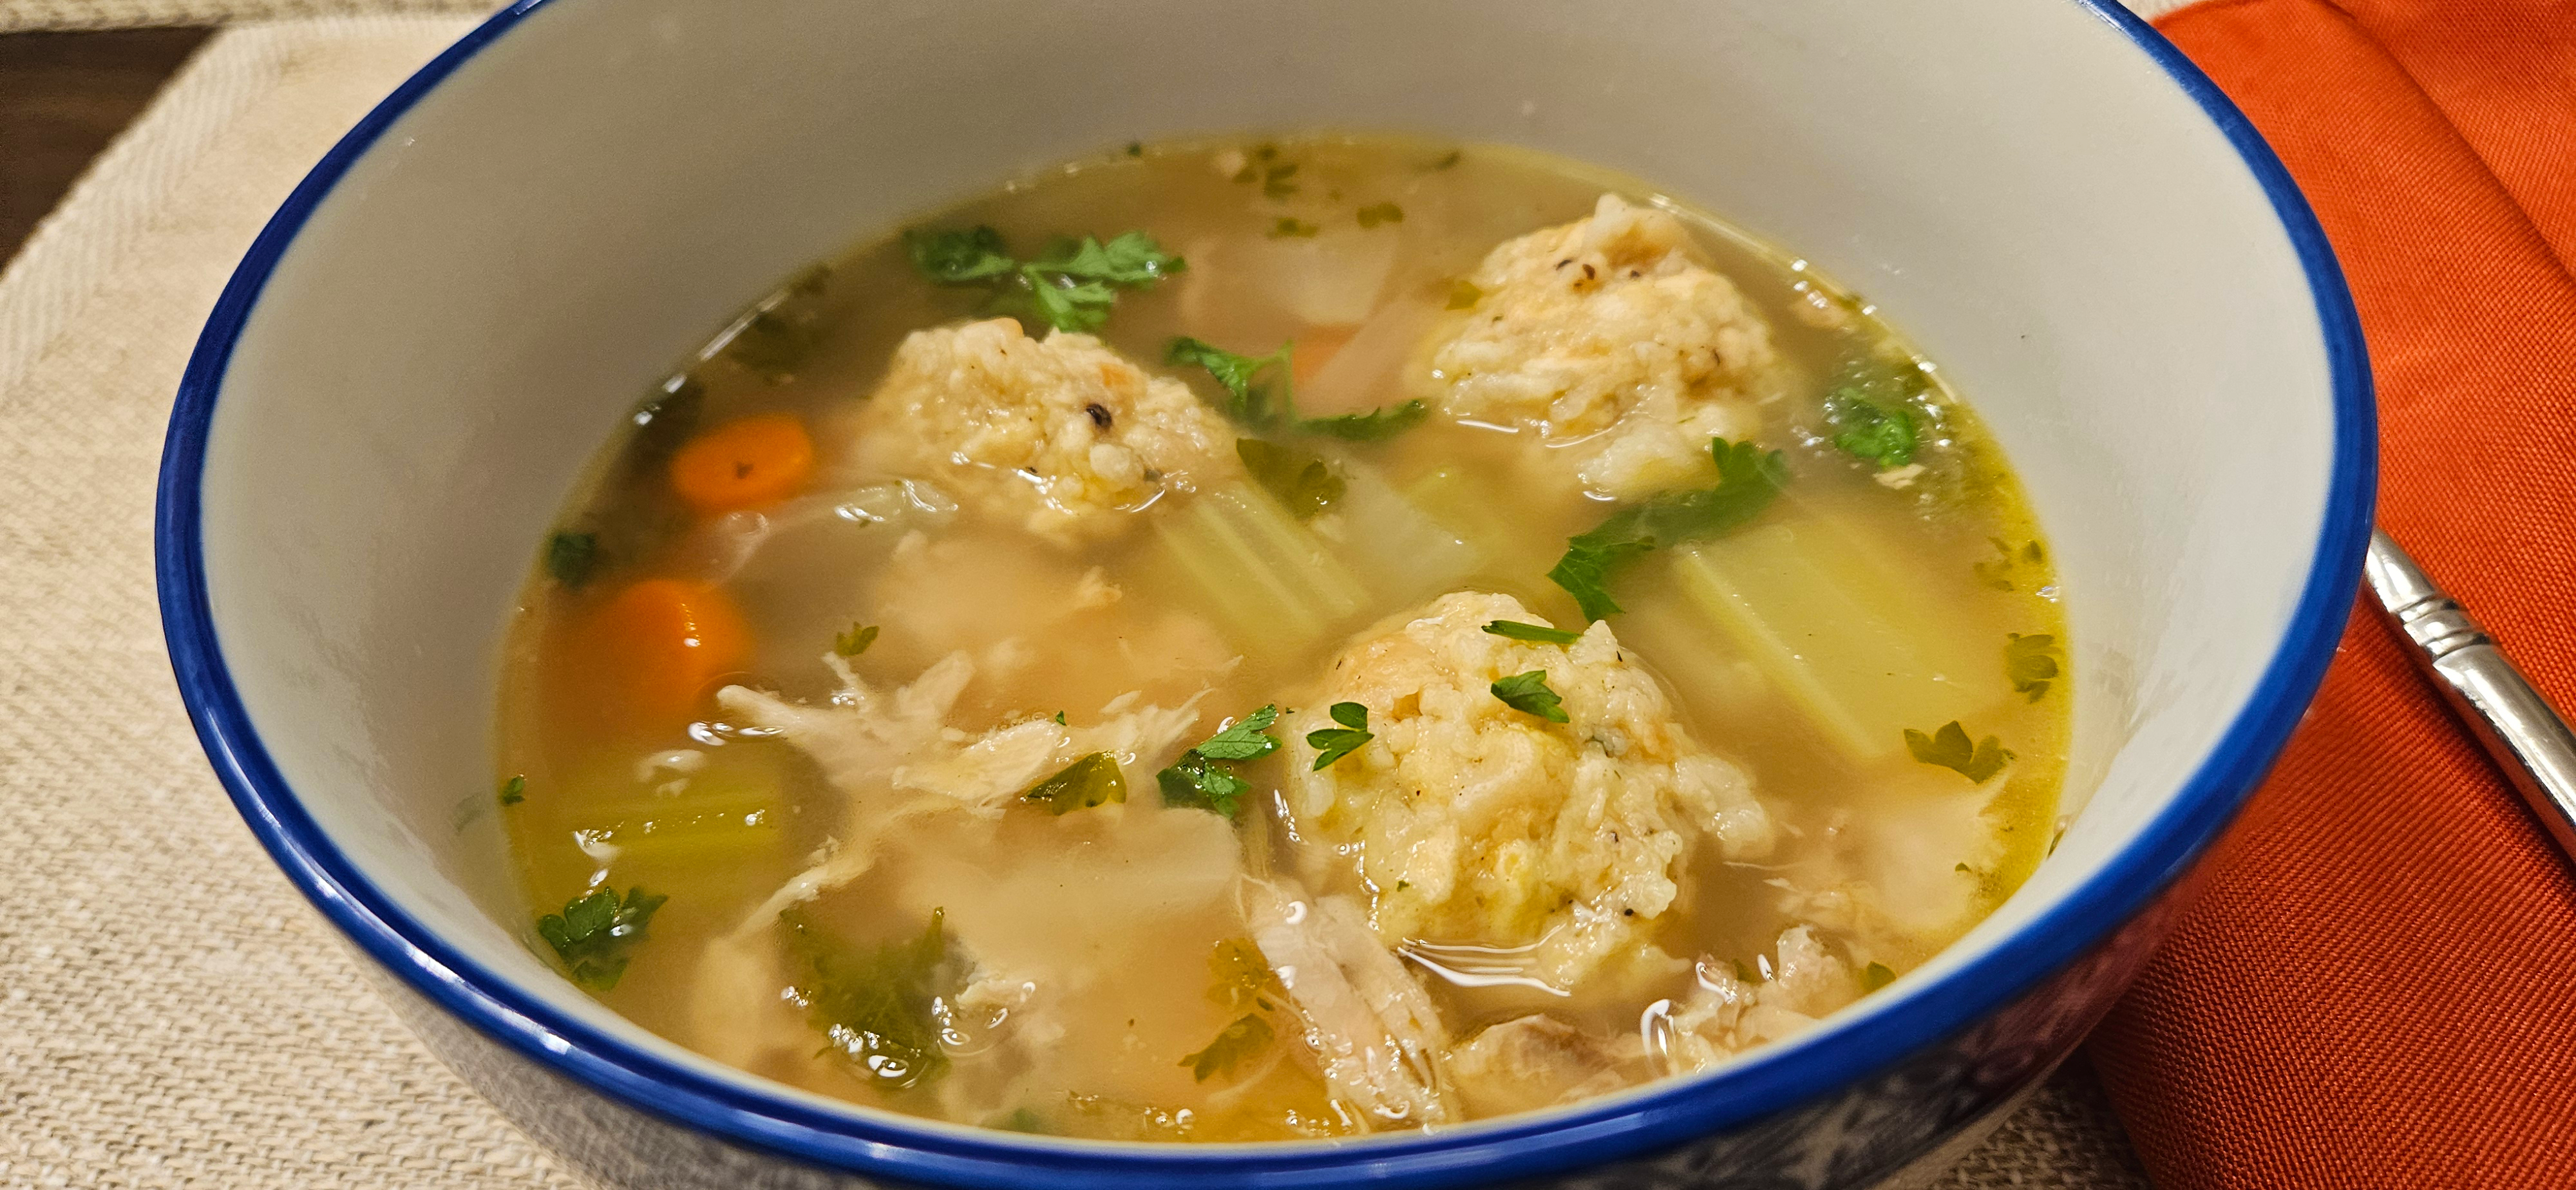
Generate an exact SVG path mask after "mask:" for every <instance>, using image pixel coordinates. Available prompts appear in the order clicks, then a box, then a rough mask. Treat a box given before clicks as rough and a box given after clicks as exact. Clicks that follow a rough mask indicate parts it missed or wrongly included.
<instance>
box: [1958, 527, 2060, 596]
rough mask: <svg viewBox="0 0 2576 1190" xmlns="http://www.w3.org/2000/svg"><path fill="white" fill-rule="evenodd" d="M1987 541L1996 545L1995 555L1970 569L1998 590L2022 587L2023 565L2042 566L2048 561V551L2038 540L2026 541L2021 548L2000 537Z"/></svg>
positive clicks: (2011, 589) (1978, 577)
mask: <svg viewBox="0 0 2576 1190" xmlns="http://www.w3.org/2000/svg"><path fill="white" fill-rule="evenodd" d="M1986 541H1987V542H1988V543H1990V544H1992V545H1993V546H1994V547H1995V556H1994V557H1992V558H1989V559H1987V560H1985V561H1983V562H1979V563H1976V564H1975V565H1973V566H1971V567H1970V569H1972V570H1974V571H1975V572H1976V574H1977V581H1979V582H1982V583H1984V584H1985V585H1987V586H1989V587H1993V588H1994V589H1996V590H1998V591H2013V590H2018V589H2020V584H2021V581H2023V580H2022V576H2021V569H2022V568H2023V567H2025V566H2042V565H2045V564H2046V563H2047V562H2048V551H2047V550H2045V549H2042V548H2041V547H2040V544H2039V543H2038V542H2037V541H2025V542H2023V543H2021V545H2020V547H2019V548H2015V547H2014V545H2013V544H2012V543H2011V542H2008V541H2005V540H2004V539H2003V538H2000V537H1989V538H1987V539H1986Z"/></svg>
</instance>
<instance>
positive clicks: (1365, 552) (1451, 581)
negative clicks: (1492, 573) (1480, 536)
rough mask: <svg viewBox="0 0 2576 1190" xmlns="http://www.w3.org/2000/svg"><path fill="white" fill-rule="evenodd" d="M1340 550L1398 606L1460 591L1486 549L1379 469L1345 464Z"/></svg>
mask: <svg viewBox="0 0 2576 1190" xmlns="http://www.w3.org/2000/svg"><path fill="white" fill-rule="evenodd" d="M1341 471H1342V479H1343V487H1342V497H1341V499H1340V500H1339V501H1337V502H1336V503H1335V505H1334V510H1335V511H1337V512H1339V513H1340V514H1341V537H1342V543H1341V545H1340V546H1339V549H1340V552H1341V554H1342V556H1343V557H1345V558H1347V559H1349V562H1350V566H1351V569H1352V570H1353V571H1355V572H1357V573H1358V575H1359V578H1360V581H1361V582H1362V583H1365V584H1366V585H1367V586H1368V589H1369V592H1370V593H1371V594H1374V595H1376V596H1377V597H1378V598H1379V599H1380V600H1382V601H1384V602H1386V603H1389V604H1393V603H1402V602H1409V601H1411V600H1414V599H1418V598H1421V597H1423V596H1427V595H1433V594H1437V593H1440V592H1443V591H1449V590H1453V589H1455V588H1456V587H1457V586H1458V584H1459V583H1460V582H1461V581H1462V580H1464V579H1465V578H1466V577H1467V576H1468V575H1470V574H1473V573H1475V572H1476V570H1477V569H1478V568H1479V567H1481V566H1483V564H1484V561H1485V551H1483V550H1481V549H1479V548H1477V547H1476V545H1475V544H1474V543H1472V542H1470V541H1469V540H1468V539H1467V538H1466V537H1464V536H1461V535H1460V534H1458V533H1457V532H1455V531H1453V530H1451V529H1450V528H1449V527H1447V526H1445V525H1443V524H1441V523H1440V522H1439V521H1437V520H1434V519H1433V518H1432V517H1431V516H1430V515H1428V514H1426V513H1425V512H1424V511H1423V510H1422V509H1421V508H1420V507H1419V506H1417V505H1416V504H1415V502H1414V501H1412V500H1409V499H1407V498H1405V496H1404V495H1403V494H1401V493H1399V492H1397V491H1396V490H1395V488H1394V486H1393V485H1391V484H1389V483H1387V482H1386V479H1385V478H1384V477H1382V476H1380V475H1379V474H1378V473H1377V471H1376V469H1374V468H1371V467H1369V466H1367V465H1366V464H1363V463H1357V462H1351V461H1347V460H1345V461H1343V463H1342V465H1341Z"/></svg>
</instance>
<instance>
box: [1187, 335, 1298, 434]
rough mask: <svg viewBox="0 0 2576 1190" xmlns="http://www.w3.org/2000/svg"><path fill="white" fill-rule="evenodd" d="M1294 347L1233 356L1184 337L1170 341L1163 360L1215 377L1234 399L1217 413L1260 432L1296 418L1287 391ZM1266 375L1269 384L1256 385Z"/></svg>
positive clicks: (1214, 346)
mask: <svg viewBox="0 0 2576 1190" xmlns="http://www.w3.org/2000/svg"><path fill="white" fill-rule="evenodd" d="M1294 347H1295V344H1293V343H1282V344H1280V345H1279V350H1277V351H1274V352H1271V353H1270V354H1268V355H1236V354H1235V353H1233V352H1231V351H1227V350H1226V349H1224V348H1222V347H1218V346H1216V345H1214V344H1212V343H1207V342H1203V341H1201V340H1198V339H1193V338H1190V337H1188V336H1186V335H1184V336H1182V337H1180V338H1177V339H1174V340H1172V345H1171V346H1170V347H1169V348H1166V349H1165V350H1164V352H1163V361H1164V362H1165V363H1173V364H1184V365H1196V366H1198V367H1202V368H1205V369H1207V371H1208V375H1210V376H1213V377H1216V382H1217V384H1219V385H1220V386H1223V387H1224V389H1225V391H1226V394H1227V395H1228V396H1230V397H1232V398H1233V401H1232V403H1231V404H1228V405H1223V406H1219V407H1218V410H1217V411H1218V412H1220V413H1223V414H1225V415H1226V417H1228V418H1229V419H1231V420H1233V421H1234V423H1235V424H1237V425H1240V426H1244V427H1246V428H1248V429H1255V430H1261V429H1268V428H1270V427H1272V426H1275V425H1277V424H1279V423H1280V422H1281V421H1284V420H1287V419H1289V418H1293V417H1295V416H1296V406H1295V402H1294V397H1293V395H1292V393H1291V392H1290V388H1289V383H1290V382H1289V371H1290V368H1289V353H1290V351H1292V350H1293V349H1294ZM1265 372H1267V373H1270V375H1271V380H1270V383H1267V384H1256V383H1255V381H1256V380H1257V379H1258V378H1259V377H1260V376H1261V375H1262V374H1263V373H1265Z"/></svg>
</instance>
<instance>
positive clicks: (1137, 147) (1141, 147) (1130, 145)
mask: <svg viewBox="0 0 2576 1190" xmlns="http://www.w3.org/2000/svg"><path fill="white" fill-rule="evenodd" d="M1127 155H1128V156H1130V157H1142V156H1144V155H1145V142H1143V141H1140V140H1131V141H1129V142H1127Z"/></svg>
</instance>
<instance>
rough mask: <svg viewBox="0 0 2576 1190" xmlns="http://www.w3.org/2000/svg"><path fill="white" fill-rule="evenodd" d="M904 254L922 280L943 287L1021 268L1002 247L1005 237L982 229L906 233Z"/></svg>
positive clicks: (1008, 250) (913, 231)
mask: <svg viewBox="0 0 2576 1190" xmlns="http://www.w3.org/2000/svg"><path fill="white" fill-rule="evenodd" d="M903 250H904V253H905V254H906V255H909V256H910V257H912V267H914V268H916V269H919V270H921V275H922V276H925V277H928V278H930V279H931V280H933V281H936V282H938V283H940V284H942V285H963V284H966V283H967V282H970V281H981V280H984V279H985V278H988V277H999V276H1001V275H1003V274H1005V273H1009V272H1011V271H1013V270H1015V269H1017V268H1019V267H1020V264H1019V262H1018V261H1016V260H1013V259H1011V253H1010V249H1009V248H1007V247H1006V246H1004V244H1003V243H1002V233H1000V232H998V231H995V230H993V229H992V228H990V227H985V226H980V225H979V226H976V227H972V228H966V229H962V230H958V229H951V230H948V231H920V230H911V231H906V232H904V233H903Z"/></svg>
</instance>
